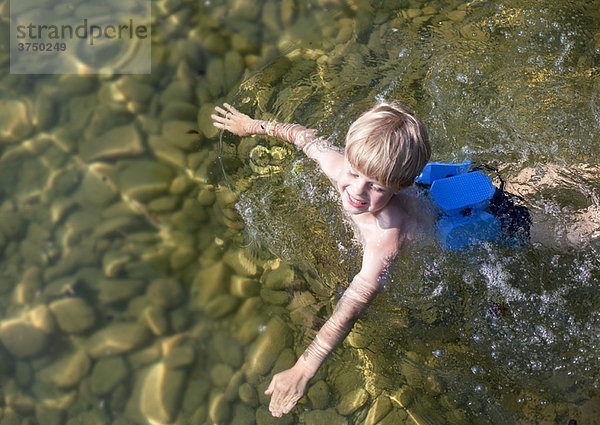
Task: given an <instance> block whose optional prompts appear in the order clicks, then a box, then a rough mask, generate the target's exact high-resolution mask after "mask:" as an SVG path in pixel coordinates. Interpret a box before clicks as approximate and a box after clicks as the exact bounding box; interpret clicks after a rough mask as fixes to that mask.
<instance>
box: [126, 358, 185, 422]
mask: <svg viewBox="0 0 600 425" xmlns="http://www.w3.org/2000/svg"><path fill="white" fill-rule="evenodd" d="M185 378H186V376H185V372H184V371H183V370H180V369H169V368H167V367H166V366H165V365H164V364H163V363H157V364H155V365H153V366H150V367H148V368H147V369H145V370H144V371H143V372H142V373H140V374H139V376H138V377H137V379H136V389H135V391H134V395H133V396H132V397H131V399H130V400H129V402H128V403H127V410H128V411H129V412H130V413H131V414H133V415H135V416H138V414H140V413H141V415H142V417H141V418H140V419H141V420H143V417H145V418H147V420H148V421H150V422H154V423H161V424H165V423H171V422H173V420H174V419H175V418H176V417H177V413H178V411H179V405H180V403H181V396H182V394H183V391H184V389H185V380H186V379H185ZM138 417H139V416H138ZM144 423H145V421H144Z"/></svg>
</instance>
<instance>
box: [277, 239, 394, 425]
mask: <svg viewBox="0 0 600 425" xmlns="http://www.w3.org/2000/svg"><path fill="white" fill-rule="evenodd" d="M396 252H397V245H396V244H395V243H394V242H392V243H391V244H390V248H389V249H388V250H386V249H385V247H382V246H377V247H367V248H365V254H364V257H363V267H362V269H361V271H360V273H358V274H357V275H356V276H355V277H354V279H353V280H352V282H351V283H350V285H349V286H348V288H347V289H346V291H345V292H344V294H343V295H342V297H341V298H340V300H339V301H338V303H337V305H336V306H335V309H334V311H333V314H332V315H331V317H330V318H329V319H328V320H327V322H325V324H324V325H323V327H322V328H321V329H320V330H319V332H318V333H317V335H316V337H315V339H314V340H313V341H312V343H311V344H310V345H309V346H308V348H307V349H306V350H305V351H304V353H303V354H302V356H300V358H299V359H298V361H297V362H296V364H295V365H294V366H293V367H292V368H291V369H288V370H285V371H283V372H281V373H278V374H276V375H275V376H273V379H272V380H271V383H270V385H269V387H268V388H267V391H266V392H265V394H266V395H271V403H270V404H269V410H270V411H271V414H272V415H273V416H277V417H279V416H281V415H283V414H286V413H288V412H289V411H290V410H292V408H293V407H294V406H295V405H296V403H297V402H298V400H299V399H300V398H301V397H302V396H303V395H304V393H305V391H306V387H307V386H308V382H309V381H310V379H311V378H312V377H313V376H314V375H315V374H316V373H317V370H318V369H319V367H320V366H321V364H322V363H323V362H324V361H325V359H326V358H327V356H328V355H329V354H330V353H331V352H332V351H333V350H334V349H335V348H336V347H337V346H338V345H339V344H341V342H342V341H343V340H344V339H345V338H346V336H347V335H348V333H349V332H350V330H351V329H352V327H353V326H354V324H355V323H356V321H357V320H358V319H359V317H360V316H361V315H362V313H363V312H364V311H365V310H366V308H367V307H368V305H369V304H370V303H371V301H372V300H373V299H374V298H375V297H376V296H377V293H378V292H379V289H380V286H381V285H380V280H381V276H382V274H383V271H384V270H385V268H386V267H387V265H388V263H389V261H390V259H391V258H392V257H393V256H394V255H395V254H396Z"/></svg>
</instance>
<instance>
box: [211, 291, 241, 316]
mask: <svg viewBox="0 0 600 425" xmlns="http://www.w3.org/2000/svg"><path fill="white" fill-rule="evenodd" d="M239 304H240V300H239V298H236V297H233V296H231V295H229V294H223V295H219V296H217V297H215V298H214V299H212V300H211V301H210V302H209V303H207V304H206V306H205V307H204V312H205V313H206V315H207V316H209V317H212V318H213V319H220V318H222V317H224V316H227V315H228V314H229V313H231V312H233V311H234V310H235V309H236V308H237V307H238V305H239Z"/></svg>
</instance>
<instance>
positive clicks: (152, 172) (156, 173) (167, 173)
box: [119, 160, 173, 201]
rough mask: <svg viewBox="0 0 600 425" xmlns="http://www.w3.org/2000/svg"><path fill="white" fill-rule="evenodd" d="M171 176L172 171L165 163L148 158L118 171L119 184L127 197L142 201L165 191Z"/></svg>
mask: <svg viewBox="0 0 600 425" xmlns="http://www.w3.org/2000/svg"><path fill="white" fill-rule="evenodd" d="M172 177H173V173H172V171H171V169H170V168H169V167H167V166H166V165H163V164H159V163H157V162H154V161H148V160H141V161H135V162H132V163H131V164H129V165H128V166H126V167H125V168H124V169H123V170H121V172H120V173H119V186H120V188H121V192H122V193H123V194H124V195H126V196H127V197H129V198H134V199H137V200H140V201H143V200H146V199H150V198H153V197H155V196H157V195H159V194H161V193H163V192H165V191H166V190H167V189H168V188H169V185H170V183H171V179H172Z"/></svg>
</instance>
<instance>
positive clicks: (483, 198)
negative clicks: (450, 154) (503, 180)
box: [417, 161, 502, 251]
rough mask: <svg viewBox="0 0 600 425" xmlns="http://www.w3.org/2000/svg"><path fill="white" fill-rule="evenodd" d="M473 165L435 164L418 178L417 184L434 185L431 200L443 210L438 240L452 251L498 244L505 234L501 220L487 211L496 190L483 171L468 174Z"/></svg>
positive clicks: (467, 162)
mask: <svg viewBox="0 0 600 425" xmlns="http://www.w3.org/2000/svg"><path fill="white" fill-rule="evenodd" d="M470 165H471V161H465V162H462V163H460V164H450V163H443V162H433V163H429V164H427V165H426V166H425V168H424V169H423V172H422V173H421V175H420V176H419V177H418V178H417V182H418V183H421V184H426V185H431V188H430V193H431V197H432V198H433V200H434V202H435V203H436V204H437V205H438V206H439V207H440V209H441V210H442V216H441V217H440V219H439V220H438V223H437V230H436V238H437V239H438V240H439V241H440V243H441V244H442V246H443V247H444V248H445V249H448V250H450V251H457V250H461V249H463V248H466V247H467V246H469V245H472V244H475V243H479V242H483V241H489V240H496V239H498V238H499V237H500V235H501V234H502V228H501V224H500V220H498V218H496V217H494V216H493V215H491V214H489V213H488V212H486V211H484V210H485V208H487V207H488V205H489V203H490V200H491V199H492V197H493V196H494V193H495V191H496V188H495V187H494V184H493V183H492V181H491V179H490V178H489V177H488V176H487V175H485V174H483V173H482V172H481V171H473V172H469V167H470Z"/></svg>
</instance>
